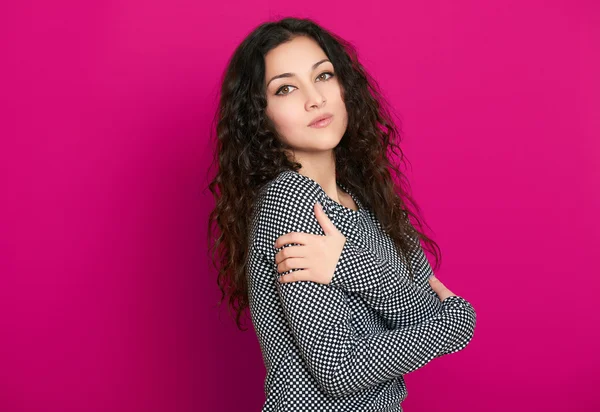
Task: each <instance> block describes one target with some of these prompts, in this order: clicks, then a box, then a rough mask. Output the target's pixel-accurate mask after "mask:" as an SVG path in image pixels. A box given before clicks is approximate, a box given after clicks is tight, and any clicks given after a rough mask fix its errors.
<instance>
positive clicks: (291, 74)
mask: <svg viewBox="0 0 600 412" xmlns="http://www.w3.org/2000/svg"><path fill="white" fill-rule="evenodd" d="M325 62H329V63H331V61H329V59H323V60H320V61H318V62H316V63H315V64H313V65H312V70H315V69H316V68H317V66H318V65H319V64H321V63H325ZM294 76H295V74H294V73H282V74H278V75H277V76H273V77H272V78H271V80H269V82H268V83H267V86H266V87H269V85H270V84H271V82H272V81H273V80H275V79H280V78H282V77H294Z"/></svg>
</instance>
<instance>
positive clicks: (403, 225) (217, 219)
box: [208, 18, 441, 330]
mask: <svg viewBox="0 0 600 412" xmlns="http://www.w3.org/2000/svg"><path fill="white" fill-rule="evenodd" d="M297 36H308V37H310V38H312V39H314V40H315V41H316V42H317V43H318V44H319V45H320V47H321V48H322V49H323V51H324V52H325V54H326V55H327V57H328V58H329V59H330V61H331V62H332V64H333V66H334V69H335V72H336V75H337V76H338V81H339V82H340V85H341V87H342V94H343V99H344V103H345V106H346V109H347V112H348V127H347V130H346V132H345V133H344V135H343V136H342V139H341V141H340V143H339V144H338V146H337V147H335V149H334V153H335V159H336V179H337V180H339V181H340V182H341V183H342V184H344V185H346V186H347V187H348V188H349V189H350V191H352V192H353V193H354V194H355V195H357V196H358V198H359V199H360V200H361V202H363V204H364V206H365V207H367V208H369V209H371V210H372V211H373V213H374V214H375V216H376V217H377V219H378V221H379V222H380V224H381V226H382V229H383V230H384V231H386V232H387V233H388V234H389V236H390V237H391V238H392V239H393V240H394V243H395V244H396V247H397V249H398V250H399V251H401V253H400V256H406V253H407V252H409V251H411V250H413V248H414V247H415V246H416V242H415V240H417V239H423V241H424V242H425V243H426V244H427V245H428V246H430V252H431V253H432V254H433V255H434V256H435V259H436V264H435V270H437V268H438V266H439V263H440V262H441V251H439V247H438V246H437V244H436V243H435V242H434V241H433V240H431V239H429V238H428V237H427V236H425V234H423V233H421V232H420V231H418V230H416V228H415V227H414V226H413V225H412V224H411V222H410V218H412V219H413V220H415V221H416V223H417V224H418V226H419V227H420V228H422V225H421V222H420V221H419V218H418V214H419V213H420V209H419V207H418V205H417V204H416V203H415V202H414V201H413V200H412V199H411V198H410V196H409V192H410V184H409V183H408V180H407V179H406V177H405V175H404V174H403V173H401V172H400V170H399V168H398V167H397V166H396V165H394V163H393V162H392V161H391V160H390V157H391V156H392V155H396V157H397V158H398V160H399V162H400V163H403V162H404V161H405V158H404V154H403V152H402V150H401V149H400V146H399V145H398V142H399V141H400V140H401V139H400V132H399V128H398V127H397V126H396V125H395V124H394V122H393V121H392V119H391V115H390V109H389V104H387V102H386V101H385V98H384V97H383V96H382V94H381V92H380V91H379V86H378V85H377V82H376V81H375V80H374V79H373V78H372V77H371V76H370V75H369V74H368V73H367V72H366V70H365V69H364V68H363V66H362V65H361V64H360V63H359V61H358V56H357V53H356V50H355V48H354V46H352V44H351V43H349V42H347V41H345V40H343V39H341V38H340V37H338V36H336V35H335V34H333V33H331V32H329V31H327V30H325V29H324V28H322V27H320V26H319V25H317V24H316V23H315V22H313V21H311V20H309V19H299V18H284V19H282V20H279V21H276V22H267V23H264V24H262V25H260V26H258V27H257V28H256V29H255V30H254V31H252V32H251V33H250V34H249V35H248V36H247V37H246V38H245V39H244V40H243V41H242V43H241V44H240V45H239V46H238V47H237V49H236V50H235V52H234V53H233V55H232V57H231V58H230V60H229V62H228V66H227V68H226V70H225V72H224V74H223V77H222V78H221V90H220V100H219V105H218V108H217V111H216V113H215V117H214V119H213V127H212V129H211V134H212V133H214V132H216V142H215V147H214V158H213V164H214V163H215V162H217V163H218V170H217V172H216V174H215V177H214V179H213V180H212V181H211V182H210V184H209V188H210V191H211V193H212V194H213V196H214V198H215V208H214V210H213V211H212V212H211V213H210V216H209V225H208V244H209V245H211V244H212V242H213V241H214V247H213V248H212V251H213V253H212V255H211V261H212V263H213V265H214V267H215V268H216V270H217V271H218V276H217V285H218V287H219V289H220V291H221V300H220V301H219V302H218V303H219V304H221V302H222V301H223V299H224V298H225V296H226V295H228V296H229V307H230V309H233V310H234V311H235V315H236V316H235V320H236V324H237V327H238V328H239V329H241V330H245V329H243V328H242V326H241V322H240V321H241V316H242V314H243V313H244V311H245V309H246V308H248V283H247V279H246V263H247V262H246V260H247V256H248V236H249V228H250V223H251V222H250V221H249V220H250V217H251V215H252V211H253V203H254V200H255V198H256V195H257V194H258V192H259V190H260V189H261V188H262V187H263V186H264V185H265V184H266V183H268V182H269V181H271V180H272V179H274V178H275V177H276V176H277V175H278V174H279V173H280V172H282V171H283V170H296V171H298V170H299V169H300V168H301V164H300V163H296V162H294V161H291V160H289V159H288V157H287V156H286V154H285V153H284V149H288V147H287V146H286V145H285V144H284V143H282V141H281V140H280V139H279V138H278V134H277V132H276V131H275V127H274V125H273V124H272V122H271V121H270V120H269V119H268V118H267V116H266V115H265V109H266V106H267V98H266V87H265V80H264V78H265V60H264V56H265V55H266V54H267V53H268V52H269V51H270V50H272V49H273V48H275V47H277V46H278V45H280V44H282V43H285V42H288V41H290V40H292V39H293V38H295V37H297ZM398 123H400V122H398ZM392 174H394V175H395V177H396V178H392ZM397 182H399V183H397ZM409 206H410V207H409ZM411 207H412V208H414V209H415V211H416V212H412V211H411V210H410V208H411ZM213 223H216V226H217V233H218V235H217V236H216V237H214V238H212V237H211V236H212V233H213V232H212V229H213ZM428 227H429V226H428ZM438 252H440V253H439V255H438ZM408 267H409V269H410V265H408ZM410 273H411V276H410V277H411V280H413V279H414V276H413V273H412V269H410Z"/></svg>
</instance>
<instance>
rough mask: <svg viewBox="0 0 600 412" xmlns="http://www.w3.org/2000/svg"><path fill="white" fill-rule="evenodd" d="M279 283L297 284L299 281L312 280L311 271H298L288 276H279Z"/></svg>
mask: <svg viewBox="0 0 600 412" xmlns="http://www.w3.org/2000/svg"><path fill="white" fill-rule="evenodd" d="M277 280H278V281H279V283H290V282H297V281H299V280H310V275H309V269H301V270H296V271H294V272H291V273H288V274H286V275H282V276H279V278H278V279H277Z"/></svg>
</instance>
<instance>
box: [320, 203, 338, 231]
mask: <svg viewBox="0 0 600 412" xmlns="http://www.w3.org/2000/svg"><path fill="white" fill-rule="evenodd" d="M315 216H316V217H317V222H319V225H321V227H322V228H323V232H325V235H332V234H334V233H337V231H338V230H337V228H336V227H335V225H334V224H333V222H332V221H331V220H329V216H327V214H325V211H324V210H323V207H322V206H321V204H320V203H319V202H316V203H315Z"/></svg>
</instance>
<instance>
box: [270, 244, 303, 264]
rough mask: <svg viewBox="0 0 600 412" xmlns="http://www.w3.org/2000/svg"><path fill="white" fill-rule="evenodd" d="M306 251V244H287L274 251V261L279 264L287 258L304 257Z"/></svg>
mask: <svg viewBox="0 0 600 412" xmlns="http://www.w3.org/2000/svg"><path fill="white" fill-rule="evenodd" d="M305 253H306V246H304V245H298V246H288V247H284V248H283V249H281V250H280V251H279V252H277V253H275V263H277V264H279V263H281V262H283V261H285V260H286V259H289V258H298V257H304V256H305Z"/></svg>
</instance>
